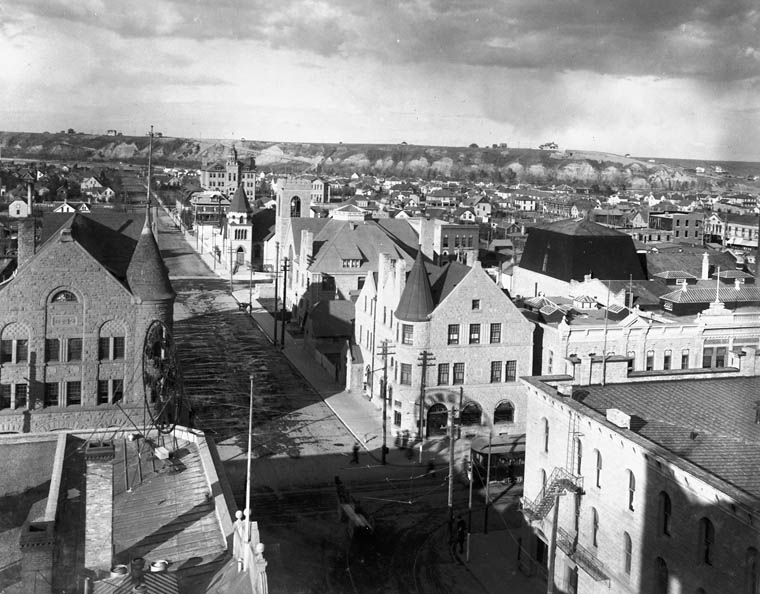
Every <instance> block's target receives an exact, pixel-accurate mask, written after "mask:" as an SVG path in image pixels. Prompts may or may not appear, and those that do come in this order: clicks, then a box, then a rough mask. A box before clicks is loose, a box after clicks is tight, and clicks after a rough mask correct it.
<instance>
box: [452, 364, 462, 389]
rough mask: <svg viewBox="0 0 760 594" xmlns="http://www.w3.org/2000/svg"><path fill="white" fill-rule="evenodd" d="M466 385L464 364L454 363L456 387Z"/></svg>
mask: <svg viewBox="0 0 760 594" xmlns="http://www.w3.org/2000/svg"><path fill="white" fill-rule="evenodd" d="M463 383H464V363H454V385H458V384H463Z"/></svg>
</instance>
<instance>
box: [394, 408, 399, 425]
mask: <svg viewBox="0 0 760 594" xmlns="http://www.w3.org/2000/svg"><path fill="white" fill-rule="evenodd" d="M393 424H394V425H395V426H396V427H401V411H400V410H394V411H393Z"/></svg>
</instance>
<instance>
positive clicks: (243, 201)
mask: <svg viewBox="0 0 760 594" xmlns="http://www.w3.org/2000/svg"><path fill="white" fill-rule="evenodd" d="M227 212H241V213H244V214H247V213H249V212H251V206H250V205H249V204H248V196H246V195H245V190H244V189H243V184H242V183H241V184H238V187H237V190H235V193H234V194H233V196H232V201H231V202H230V208H229V209H228V211H227Z"/></svg>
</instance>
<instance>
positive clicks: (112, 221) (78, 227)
mask: <svg viewBox="0 0 760 594" xmlns="http://www.w3.org/2000/svg"><path fill="white" fill-rule="evenodd" d="M144 220H145V215H144V214H143V213H117V212H104V211H99V212H93V213H87V214H83V213H51V214H46V215H45V216H44V217H43V219H42V227H41V228H40V237H39V240H40V245H42V244H44V243H45V242H47V241H48V240H50V239H51V238H52V237H58V235H59V234H60V232H61V231H63V230H65V229H68V230H70V232H71V237H72V239H73V240H74V241H76V242H77V243H78V244H79V245H81V246H82V247H83V248H84V249H85V250H87V251H88V252H89V253H90V255H92V257H93V258H95V259H96V260H97V261H98V262H100V263H101V264H102V265H103V267H104V268H106V269H107V270H108V271H109V272H110V273H111V274H113V275H114V277H116V278H117V279H118V280H119V281H121V282H125V281H126V278H127V268H128V266H129V263H130V261H131V260H132V254H133V252H134V251H135V247H136V246H137V240H138V238H139V237H140V229H141V227H142V226H143V222H144Z"/></svg>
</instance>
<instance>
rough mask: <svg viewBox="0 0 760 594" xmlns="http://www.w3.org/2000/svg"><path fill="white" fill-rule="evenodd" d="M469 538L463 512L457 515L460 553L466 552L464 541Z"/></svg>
mask: <svg viewBox="0 0 760 594" xmlns="http://www.w3.org/2000/svg"><path fill="white" fill-rule="evenodd" d="M466 538H467V524H466V523H465V521H464V518H463V517H462V514H459V515H458V516H457V542H458V543H459V554H460V555H461V554H462V553H464V541H465V539H466Z"/></svg>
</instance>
